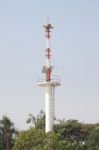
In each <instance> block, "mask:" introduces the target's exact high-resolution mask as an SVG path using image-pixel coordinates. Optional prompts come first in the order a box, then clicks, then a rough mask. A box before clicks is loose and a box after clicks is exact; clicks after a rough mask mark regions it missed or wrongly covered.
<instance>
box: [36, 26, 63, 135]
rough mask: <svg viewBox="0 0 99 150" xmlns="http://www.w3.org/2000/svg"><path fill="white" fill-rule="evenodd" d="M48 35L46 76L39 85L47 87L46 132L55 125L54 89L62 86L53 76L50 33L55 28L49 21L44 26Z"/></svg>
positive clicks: (44, 69)
mask: <svg viewBox="0 0 99 150" xmlns="http://www.w3.org/2000/svg"><path fill="white" fill-rule="evenodd" d="M44 29H45V37H46V50H45V51H46V55H45V56H46V64H45V66H43V69H42V73H44V74H45V78H44V79H41V80H40V81H38V86H41V87H44V88H45V132H49V131H52V130H53V125H54V101H55V97H54V91H55V87H57V86H60V82H59V79H58V78H57V77H56V78H55V76H54V77H53V76H52V70H53V66H52V65H51V62H50V59H51V48H50V37H51V35H50V33H51V29H53V27H52V25H51V24H49V23H47V25H45V26H44Z"/></svg>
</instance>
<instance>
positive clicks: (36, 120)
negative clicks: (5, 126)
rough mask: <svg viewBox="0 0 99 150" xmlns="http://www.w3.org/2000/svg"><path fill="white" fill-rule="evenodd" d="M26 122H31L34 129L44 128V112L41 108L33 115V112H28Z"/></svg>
mask: <svg viewBox="0 0 99 150" xmlns="http://www.w3.org/2000/svg"><path fill="white" fill-rule="evenodd" d="M27 123H31V124H32V126H33V127H34V128H36V129H45V113H44V111H43V110H41V111H40V113H39V114H38V115H37V117H35V116H34V115H33V114H29V118H28V119H27Z"/></svg>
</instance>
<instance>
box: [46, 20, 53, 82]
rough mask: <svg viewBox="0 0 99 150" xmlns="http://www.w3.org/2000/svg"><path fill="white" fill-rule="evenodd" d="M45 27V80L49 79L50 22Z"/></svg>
mask: <svg viewBox="0 0 99 150" xmlns="http://www.w3.org/2000/svg"><path fill="white" fill-rule="evenodd" d="M44 28H45V33H46V35H45V37H46V55H45V56H46V81H50V80H51V66H50V57H51V49H50V37H51V35H50V32H51V29H53V27H52V25H51V24H49V23H48V24H47V25H46V26H44Z"/></svg>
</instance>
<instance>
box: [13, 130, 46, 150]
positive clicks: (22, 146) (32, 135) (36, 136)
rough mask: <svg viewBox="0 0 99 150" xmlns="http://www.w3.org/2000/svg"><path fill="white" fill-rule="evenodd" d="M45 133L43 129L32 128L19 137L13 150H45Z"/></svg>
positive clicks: (21, 133)
mask: <svg viewBox="0 0 99 150" xmlns="http://www.w3.org/2000/svg"><path fill="white" fill-rule="evenodd" d="M44 145H45V133H44V132H43V131H42V130H41V129H35V128H30V129H29V130H27V131H21V132H19V134H18V135H17V138H16V142H15V145H14V147H13V150H44Z"/></svg>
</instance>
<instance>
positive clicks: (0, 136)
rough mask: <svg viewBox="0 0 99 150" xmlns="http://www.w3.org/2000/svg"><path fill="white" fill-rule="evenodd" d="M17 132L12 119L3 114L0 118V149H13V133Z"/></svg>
mask: <svg viewBox="0 0 99 150" xmlns="http://www.w3.org/2000/svg"><path fill="white" fill-rule="evenodd" d="M15 134H16V130H15V128H14V126H13V123H12V122H11V120H10V119H9V118H8V117H6V116H3V118H2V119H1V120H0V149H1V150H11V148H12V146H13V144H14V139H13V135H15Z"/></svg>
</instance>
